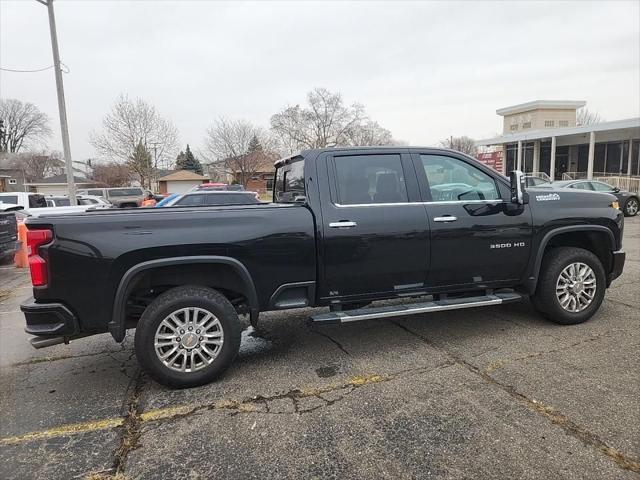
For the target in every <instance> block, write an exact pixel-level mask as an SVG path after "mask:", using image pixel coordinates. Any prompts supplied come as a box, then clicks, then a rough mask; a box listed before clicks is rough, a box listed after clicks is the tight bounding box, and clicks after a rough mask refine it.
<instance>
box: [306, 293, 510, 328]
mask: <svg viewBox="0 0 640 480" xmlns="http://www.w3.org/2000/svg"><path fill="white" fill-rule="evenodd" d="M521 299H522V295H520V294H519V293H514V292H508V293H494V294H492V295H481V296H477V297H464V298H449V299H444V300H434V301H431V302H422V303H409V304H404V305H392V306H389V307H376V308H360V309H358V310H347V311H342V312H329V313H321V314H318V315H312V316H311V317H310V319H311V321H312V322H319V323H347V322H357V321H359V320H371V319H374V318H391V317H401V316H404V315H416V314H418V313H431V312H442V311H445V310H458V309H462V308H473V307H486V306H489V305H500V304H503V303H510V302H517V301H519V300H521Z"/></svg>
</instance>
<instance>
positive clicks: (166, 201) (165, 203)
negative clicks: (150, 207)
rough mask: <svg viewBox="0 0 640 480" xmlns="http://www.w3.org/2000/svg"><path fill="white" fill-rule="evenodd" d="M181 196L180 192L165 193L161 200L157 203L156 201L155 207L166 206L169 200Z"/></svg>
mask: <svg viewBox="0 0 640 480" xmlns="http://www.w3.org/2000/svg"><path fill="white" fill-rule="evenodd" d="M180 196H182V194H181V193H172V194H170V195H167V196H166V197H164V198H163V199H162V200H160V201H159V202H158V203H156V206H155V208H158V207H164V206H166V205H167V204H168V203H169V202H171V200H173V199H174V198H177V197H180Z"/></svg>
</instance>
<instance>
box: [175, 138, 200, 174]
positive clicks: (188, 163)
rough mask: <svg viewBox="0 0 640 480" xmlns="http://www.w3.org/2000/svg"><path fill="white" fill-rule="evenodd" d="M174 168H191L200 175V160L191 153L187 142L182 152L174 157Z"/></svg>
mask: <svg viewBox="0 0 640 480" xmlns="http://www.w3.org/2000/svg"><path fill="white" fill-rule="evenodd" d="M176 168H177V169H178V170H191V171H192V172H195V173H197V174H200V175H202V165H201V164H200V161H199V160H198V159H197V158H196V157H195V156H194V155H193V153H192V152H191V148H189V144H187V149H186V150H185V151H184V152H180V153H179V154H178V157H177V158H176Z"/></svg>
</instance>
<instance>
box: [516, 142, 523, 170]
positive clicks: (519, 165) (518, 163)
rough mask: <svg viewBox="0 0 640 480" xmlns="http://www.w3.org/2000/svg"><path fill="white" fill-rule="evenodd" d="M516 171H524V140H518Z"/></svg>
mask: <svg viewBox="0 0 640 480" xmlns="http://www.w3.org/2000/svg"><path fill="white" fill-rule="evenodd" d="M516 170H520V171H522V140H518V155H517V163H516Z"/></svg>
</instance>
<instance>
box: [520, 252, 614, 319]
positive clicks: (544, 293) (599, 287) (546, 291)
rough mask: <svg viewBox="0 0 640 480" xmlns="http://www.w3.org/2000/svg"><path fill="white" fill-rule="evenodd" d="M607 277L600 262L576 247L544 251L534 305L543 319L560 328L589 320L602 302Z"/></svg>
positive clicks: (533, 298) (533, 300)
mask: <svg viewBox="0 0 640 480" xmlns="http://www.w3.org/2000/svg"><path fill="white" fill-rule="evenodd" d="M605 288H606V278H605V273H604V268H603V267H602V263H601V262H600V259H599V258H598V257H596V256H595V255H594V254H593V253H592V252H590V251H588V250H585V249H583V248H576V247H557V248H552V249H551V250H549V251H548V252H545V258H544V259H543V262H542V266H541V268H540V275H539V278H538V286H537V288H536V293H535V294H534V295H533V296H532V297H531V301H532V303H533V306H534V307H535V308H536V310H538V311H539V312H540V313H541V314H542V315H543V316H544V317H545V318H547V319H549V320H551V321H552V322H555V323H560V324H563V325H573V324H576V323H582V322H586V321H587V320H589V319H590V318H591V317H592V316H593V314H594V313H596V311H597V310H598V308H600V304H601V303H602V300H603V299H604V293H605Z"/></svg>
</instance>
